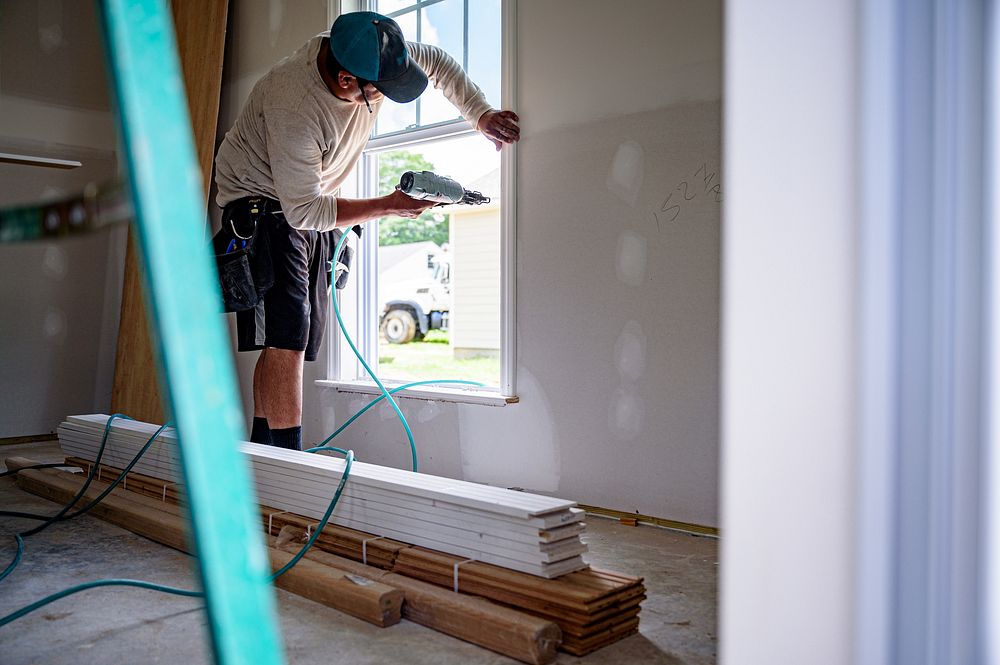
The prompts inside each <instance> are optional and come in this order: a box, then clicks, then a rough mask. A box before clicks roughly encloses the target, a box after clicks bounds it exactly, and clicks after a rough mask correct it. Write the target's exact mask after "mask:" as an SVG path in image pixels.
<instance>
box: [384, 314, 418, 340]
mask: <svg viewBox="0 0 1000 665" xmlns="http://www.w3.org/2000/svg"><path fill="white" fill-rule="evenodd" d="M382 335H383V336H385V340H386V341H387V342H389V343H390V344H406V343H407V342H412V341H413V338H414V337H416V335H417V320H416V319H414V318H413V315H412V314H410V312H409V311H407V310H405V309H393V310H390V311H389V313H388V314H386V315H385V318H383V319H382Z"/></svg>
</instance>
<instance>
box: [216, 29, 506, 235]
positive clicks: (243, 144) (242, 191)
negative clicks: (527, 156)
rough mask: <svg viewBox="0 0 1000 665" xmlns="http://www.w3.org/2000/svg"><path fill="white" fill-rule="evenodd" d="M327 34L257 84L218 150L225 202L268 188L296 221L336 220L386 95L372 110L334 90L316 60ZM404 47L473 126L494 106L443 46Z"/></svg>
mask: <svg viewBox="0 0 1000 665" xmlns="http://www.w3.org/2000/svg"><path fill="white" fill-rule="evenodd" d="M326 37H328V33H323V34H320V35H317V36H316V37H313V38H312V39H310V40H309V41H308V42H306V43H305V45H304V46H303V47H302V48H300V49H299V50H297V51H296V52H295V53H293V54H292V55H290V56H289V57H287V58H285V59H284V60H282V61H281V62H279V63H278V64H277V65H275V66H274V68H272V69H271V71H270V72H268V73H267V74H265V75H264V77H263V78H261V79H260V80H259V81H258V82H257V84H256V85H254V87H253V90H252V91H251V92H250V97H249V98H248V99H247V101H246V103H245V104H244V105H243V110H242V111H241V112H240V115H239V117H238V118H237V119H236V123H235V124H234V125H233V127H232V128H231V129H230V130H229V131H228V132H227V133H226V137H225V139H223V141H222V145H220V146H219V152H218V154H217V155H216V157H215V183H216V185H217V186H218V196H216V199H215V200H216V203H218V204H219V206H220V207H224V206H225V205H226V204H227V203H230V202H231V201H235V200H236V199H240V198H243V197H246V196H260V195H264V196H267V197H270V198H272V199H277V200H278V201H280V202H281V209H282V211H283V212H284V214H285V219H287V220H288V223H289V224H290V225H291V226H292V227H294V228H297V229H316V230H319V231H329V230H331V229H333V228H334V226H336V223H337V199H336V196H335V195H336V193H337V191H338V190H339V188H340V185H341V184H342V183H343V182H344V179H345V178H346V177H347V174H348V172H349V171H350V170H351V168H353V167H354V165H355V163H357V161H358V159H359V158H360V156H361V153H362V151H363V150H364V147H365V144H366V143H367V142H368V138H369V137H370V136H371V132H372V127H373V126H374V125H375V118H376V117H377V115H378V111H379V109H380V108H381V106H382V100H381V99H380V100H379V101H377V102H375V101H373V102H372V109H373V110H374V113H369V112H368V109H367V108H366V107H365V106H364V104H361V105H358V104H355V103H353V102H349V101H344V100H342V99H339V98H337V97H336V96H334V95H333V93H331V92H330V90H329V88H327V87H326V83H324V82H323V79H322V77H321V76H320V74H319V70H318V69H317V66H316V56H317V55H318V53H319V50H320V47H321V46H322V43H323V39H324V38H326ZM406 47H407V49H409V51H410V55H412V56H413V59H414V60H416V62H417V64H419V65H420V67H421V68H422V69H423V70H424V72H425V73H426V74H427V77H428V78H429V79H430V80H431V82H432V83H433V84H434V87H435V88H438V89H440V90H441V91H442V92H443V93H444V95H445V97H447V98H448V100H449V101H451V103H452V104H454V105H455V107H456V108H457V109H458V110H459V111H460V112H461V114H462V116H463V117H464V118H465V119H466V120H468V121H469V122H471V123H472V124H473V126H475V124H476V123H477V122H478V121H479V118H480V117H481V116H482V115H483V113H485V112H486V111H488V110H490V105H489V104H488V103H487V102H486V97H485V95H484V94H483V92H482V90H480V89H479V87H478V86H477V85H476V84H475V83H473V82H472V81H471V80H470V79H469V77H468V76H466V74H465V72H464V71H463V70H462V68H461V66H460V65H459V64H458V63H457V62H455V60H454V59H453V58H452V57H451V56H449V55H448V54H447V53H446V52H445V51H444V50H442V49H440V48H438V47H436V46H430V45H428V44H420V43H416V42H407V43H406Z"/></svg>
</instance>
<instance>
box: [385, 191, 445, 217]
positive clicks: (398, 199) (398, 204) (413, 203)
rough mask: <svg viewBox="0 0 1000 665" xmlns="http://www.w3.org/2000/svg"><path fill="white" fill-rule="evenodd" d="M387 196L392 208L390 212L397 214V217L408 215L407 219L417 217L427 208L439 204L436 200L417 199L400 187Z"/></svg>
mask: <svg viewBox="0 0 1000 665" xmlns="http://www.w3.org/2000/svg"><path fill="white" fill-rule="evenodd" d="M385 198H386V200H387V203H388V205H389V209H390V210H389V213H388V214H390V215H396V216H397V217H406V218H407V219H415V218H417V217H419V216H420V214H421V213H422V212H424V211H425V210H428V209H430V208H433V207H434V206H436V205H437V202H436V201H428V200H426V199H415V198H413V197H412V196H410V195H409V194H404V193H403V192H402V191H400V190H399V189H397V190H396V191H394V192H393V193H392V194H389V195H388V196H386V197H385Z"/></svg>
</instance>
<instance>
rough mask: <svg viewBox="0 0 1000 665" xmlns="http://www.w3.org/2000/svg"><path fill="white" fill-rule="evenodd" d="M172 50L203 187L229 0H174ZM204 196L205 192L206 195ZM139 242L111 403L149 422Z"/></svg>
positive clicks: (158, 407)
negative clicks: (177, 58) (181, 78)
mask: <svg viewBox="0 0 1000 665" xmlns="http://www.w3.org/2000/svg"><path fill="white" fill-rule="evenodd" d="M170 5H171V9H172V10H173V15H174V28H175V31H176V34H177V50H178V54H179V56H180V60H181V67H182V69H183V71H184V85H185V88H186V90H187V97H188V111H189V112H190V114H191V125H192V129H193V131H194V139H195V148H196V149H197V151H198V163H199V164H200V165H201V172H202V177H203V180H204V188H205V192H206V197H207V192H208V185H209V182H210V179H211V176H212V159H213V157H214V151H215V131H216V125H217V122H218V117H219V96H220V91H221V87H222V63H223V55H224V51H225V44H226V18H227V15H228V10H229V0H173V1H172V2H171V3H170ZM206 201H207V198H206ZM137 252H138V248H137V247H136V243H135V242H134V241H133V240H132V238H131V235H130V237H129V247H128V254H127V256H126V259H125V282H124V286H123V287H122V310H121V323H120V327H119V331H118V349H117V353H116V356H115V379H114V388H113V390H112V394H111V409H112V411H114V412H117V413H127V414H129V415H130V416H132V417H134V418H138V419H140V420H147V421H150V422H163V420H164V418H163V406H162V403H161V400H160V391H159V386H158V384H157V365H156V362H155V361H154V358H153V348H154V347H153V344H152V340H151V338H150V333H151V331H150V330H149V325H148V318H147V315H146V307H145V300H144V297H143V280H142V278H141V276H140V271H139V261H138V253H137Z"/></svg>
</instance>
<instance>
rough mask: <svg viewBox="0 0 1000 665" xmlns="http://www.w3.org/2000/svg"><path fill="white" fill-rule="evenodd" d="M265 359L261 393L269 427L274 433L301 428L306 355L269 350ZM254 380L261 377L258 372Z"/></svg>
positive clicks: (259, 367)
mask: <svg viewBox="0 0 1000 665" xmlns="http://www.w3.org/2000/svg"><path fill="white" fill-rule="evenodd" d="M261 359H262V360H263V363H262V364H260V361H258V363H259V364H258V369H259V370H260V380H259V384H258V385H259V388H258V390H259V394H260V398H261V402H262V405H263V407H264V416H265V417H266V418H267V424H268V426H269V427H270V428H271V429H272V430H280V429H287V428H289V427H299V426H301V425H302V364H303V362H304V361H305V351H289V350H287V349H274V348H268V349H267V350H266V351H265V352H264V353H262V354H261ZM254 377H255V378H256V377H257V372H256V371H255V372H254ZM255 383H257V382H256V381H255ZM256 410H257V407H256V406H255V407H254V411H256Z"/></svg>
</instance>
